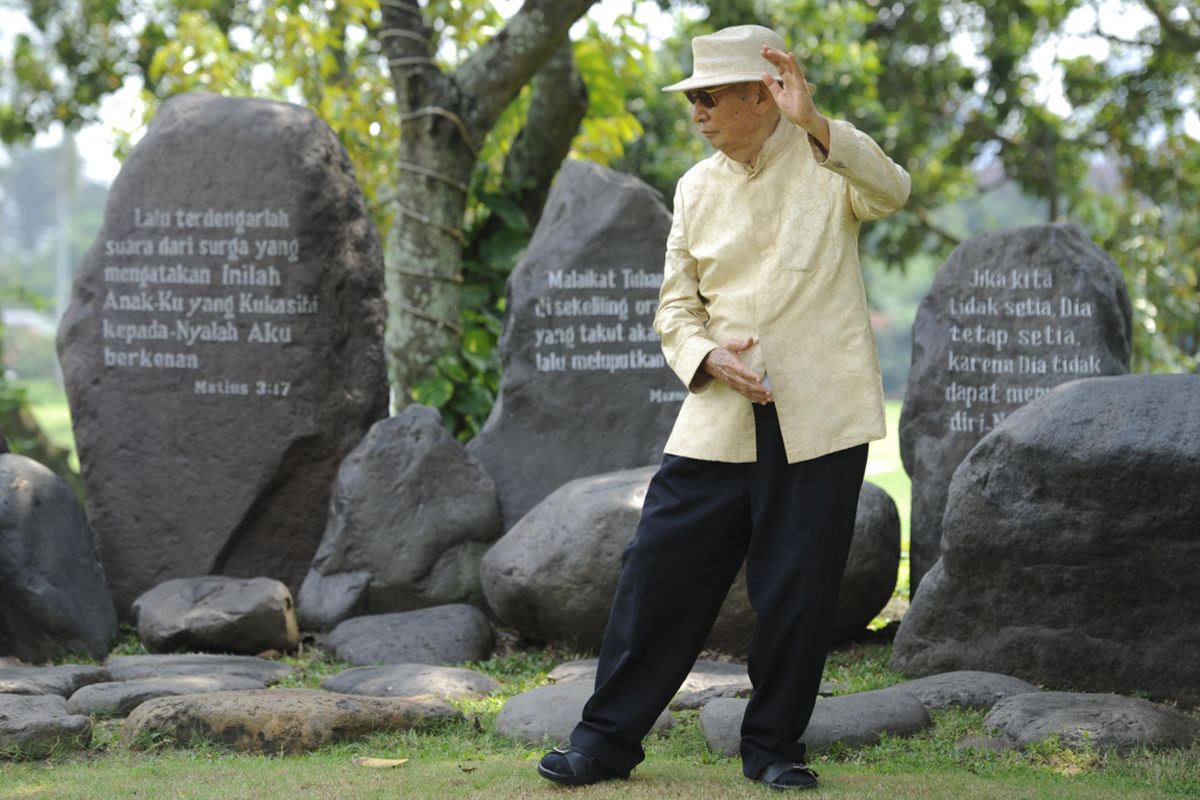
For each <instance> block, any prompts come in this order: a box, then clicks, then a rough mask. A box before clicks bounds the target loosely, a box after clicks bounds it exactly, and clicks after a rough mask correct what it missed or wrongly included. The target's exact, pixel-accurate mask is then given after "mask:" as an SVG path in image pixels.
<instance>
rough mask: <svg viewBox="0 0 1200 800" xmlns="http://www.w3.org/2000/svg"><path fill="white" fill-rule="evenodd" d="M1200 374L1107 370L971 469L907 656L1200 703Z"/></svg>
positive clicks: (907, 660) (1062, 396)
mask: <svg viewBox="0 0 1200 800" xmlns="http://www.w3.org/2000/svg"><path fill="white" fill-rule="evenodd" d="M1197 397H1200V376H1198V375H1136V376H1133V375H1131V376H1126V377H1116V378H1093V379H1088V380H1081V381H1076V382H1074V383H1070V384H1066V385H1064V386H1060V387H1058V388H1057V389H1055V390H1054V391H1052V392H1051V393H1050V394H1048V395H1046V396H1045V397H1043V398H1041V399H1039V400H1036V401H1034V402H1032V403H1030V404H1029V405H1027V406H1025V407H1024V408H1022V409H1020V410H1018V411H1016V412H1014V413H1013V414H1012V415H1010V416H1009V417H1008V418H1007V419H1006V420H1005V421H1004V423H1002V424H1001V425H1000V427H998V428H997V429H996V430H994V431H992V433H990V434H989V435H988V436H987V437H986V438H984V439H983V440H982V441H981V442H980V443H979V445H978V446H976V448H975V449H974V450H972V451H971V453H970V455H968V456H967V459H966V461H964V462H963V464H962V466H961V467H959V469H958V471H957V472H956V473H955V475H954V481H953V482H952V483H951V486H950V499H949V502H948V504H947V507H946V518H945V523H944V527H945V535H944V538H943V543H942V558H941V560H940V561H939V562H938V565H936V566H935V567H934V569H933V570H932V571H931V572H930V573H929V575H928V576H927V578H926V584H928V585H924V584H923V585H922V588H921V589H920V590H919V591H918V592H917V595H916V597H915V598H914V599H913V602H912V605H911V607H910V608H909V610H908V613H907V614H906V615H905V617H904V620H903V622H902V623H901V625H900V630H899V631H898V633H897V635H896V640H895V647H894V650H893V656H892V665H893V668H895V669H897V670H898V671H900V672H903V673H905V674H907V675H911V676H920V675H927V674H932V673H936V672H945V671H950V670H959V669H980V670H991V671H996V672H1003V673H1005V674H1008V675H1015V676H1017V677H1020V678H1023V679H1025V680H1028V681H1032V682H1034V683H1037V684H1039V685H1042V686H1046V687H1049V688H1069V689H1086V690H1089V691H1113V692H1119V693H1134V692H1142V691H1144V692H1147V693H1149V694H1150V695H1151V696H1152V697H1156V698H1159V699H1166V700H1175V701H1179V702H1183V703H1187V704H1189V705H1194V704H1196V703H1200V683H1197V681H1196V671H1195V666H1194V665H1195V664H1197V663H1200V629H1197V628H1196V626H1195V625H1193V624H1192V622H1191V620H1193V619H1194V617H1195V602H1194V598H1196V597H1200V572H1197V570H1196V569H1194V565H1195V564H1196V563H1200V526H1197V524H1196V523H1197V520H1200V494H1197V492H1196V488H1195V487H1196V486H1197V485H1200V403H1197V402H1196V398H1197Z"/></svg>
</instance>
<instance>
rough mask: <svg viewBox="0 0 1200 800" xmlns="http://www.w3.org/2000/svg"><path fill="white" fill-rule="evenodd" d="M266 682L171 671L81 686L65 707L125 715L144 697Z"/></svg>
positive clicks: (78, 711) (92, 713)
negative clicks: (163, 673) (133, 678)
mask: <svg viewBox="0 0 1200 800" xmlns="http://www.w3.org/2000/svg"><path fill="white" fill-rule="evenodd" d="M265 688H267V687H266V684H264V683H263V682H262V681H260V680H256V679H254V678H246V677H242V676H240V675H174V676H171V677H166V678H139V679H137V680H132V681H110V682H108V683H93V684H91V685H89V686H84V687H83V688H82V689H80V690H79V691H77V692H75V693H74V694H73V695H71V698H70V700H68V701H67V710H68V711H70V712H71V713H72V714H84V715H88V716H92V717H124V716H126V715H128V714H129V713H130V712H131V711H133V710H134V709H135V708H137V707H138V706H140V705H141V704H142V703H144V702H146V701H147V700H153V699H155V698H157V697H174V696H177V695H183V694H198V693H200V692H222V691H234V690H246V689H265Z"/></svg>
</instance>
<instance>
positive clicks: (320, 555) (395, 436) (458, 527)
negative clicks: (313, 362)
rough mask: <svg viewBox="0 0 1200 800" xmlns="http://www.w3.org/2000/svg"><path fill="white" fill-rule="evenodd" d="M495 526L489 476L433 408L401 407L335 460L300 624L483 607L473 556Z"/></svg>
mask: <svg viewBox="0 0 1200 800" xmlns="http://www.w3.org/2000/svg"><path fill="white" fill-rule="evenodd" d="M501 533H502V530H501V528H500V511H499V507H498V505H497V501H496V487H495V484H493V483H492V479H491V478H490V477H488V475H487V473H486V472H484V470H483V467H482V466H481V465H480V464H479V462H477V461H476V460H475V459H473V458H471V457H470V456H468V455H467V453H466V451H465V450H464V449H463V446H462V445H461V444H460V443H459V442H458V441H456V440H455V439H454V437H453V436H451V435H450V432H449V431H447V430H446V427H445V425H443V424H442V419H441V416H440V415H439V414H438V412H437V411H435V410H433V409H431V408H426V407H424V406H419V405H412V406H409V407H408V408H406V409H405V410H404V411H403V412H401V413H400V414H397V415H396V416H394V417H391V418H389V419H385V420H381V421H379V422H377V423H375V425H374V426H372V428H371V430H370V431H369V432H368V433H367V435H366V437H365V438H364V439H363V440H362V442H361V443H360V444H359V445H358V447H356V448H355V449H354V451H353V452H352V453H351V454H350V455H349V456H348V457H347V458H346V460H345V461H343V462H342V466H341V467H340V468H339V470H338V476H337V482H336V483H335V484H334V488H333V499H332V501H331V502H330V508H329V522H328V524H327V526H326V528H325V537H324V538H323V539H322V540H321V546H320V548H318V550H317V555H316V558H314V560H313V564H312V568H311V569H310V570H309V572H308V577H307V578H305V579H304V584H303V586H301V588H300V594H299V596H298V598H297V599H298V603H299V615H300V623H301V625H302V626H303V627H304V629H305V630H328V629H330V628H332V627H334V626H335V625H337V624H338V623H339V622H341V621H342V620H344V619H346V618H348V617H358V616H364V615H368V614H382V613H386V612H389V611H408V610H411V609H414V608H425V607H428V606H438V605H446V604H449V603H470V604H472V605H482V604H483V591H482V590H481V589H480V587H479V561H480V559H482V558H483V554H484V553H485V552H486V551H487V549H488V547H490V546H491V543H492V542H494V541H495V540H496V539H497V538H498V537H499V536H500V534H501Z"/></svg>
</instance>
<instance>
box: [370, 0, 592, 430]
mask: <svg viewBox="0 0 1200 800" xmlns="http://www.w3.org/2000/svg"><path fill="white" fill-rule="evenodd" d="M593 2H595V0H526V2H525V4H524V5H523V6H521V9H520V10H519V11H518V12H517V13H516V14H514V15H513V17H512V18H511V19H509V21H508V23H507V24H506V25H505V26H504V28H503V29H502V30H501V31H500V32H499V33H497V34H496V35H495V36H494V37H492V39H491V40H489V41H488V42H487V43H486V44H484V45H483V46H482V47H480V49H479V50H478V51H476V52H475V53H474V54H473V55H472V56H471V57H470V58H469V59H468V60H467V61H466V62H465V63H463V64H462V65H461V66H460V67H459V68H458V69H457V70H455V71H454V73H452V74H446V73H444V72H442V70H441V69H440V68H439V67H438V66H437V64H436V63H435V62H434V60H433V58H432V52H431V49H430V40H431V32H430V30H429V28H428V27H427V26H426V25H425V22H424V19H423V16H422V10H421V8H420V7H419V6H418V5H417V4H416V0H381V2H380V7H381V10H382V18H383V21H382V25H381V26H380V28H379V30H378V31H376V32H375V35H376V37H377V38H378V39H379V41H380V43H381V45H382V46H383V51H384V54H385V55H386V56H387V60H388V66H389V69H390V70H391V75H392V85H393V87H394V88H395V91H396V104H397V107H398V108H399V111H400V119H401V134H400V138H401V149H400V161H399V163H398V166H399V168H400V174H401V177H400V179H399V180H398V183H397V190H396V194H395V203H396V211H397V215H396V223H395V226H394V230H392V231H391V232H390V233H389V236H388V246H387V249H386V252H387V261H388V264H387V300H388V332H387V351H388V356H389V358H388V360H389V372H390V378H391V382H392V388H393V390H394V392H395V404H396V406H397V407H403V406H405V405H407V404H408V402H409V399H410V392H411V390H412V387H413V385H414V384H415V383H416V382H417V381H418V380H420V379H421V378H422V377H423V376H424V375H425V374H426V373H427V372H428V370H429V368H430V366H431V365H432V364H433V363H434V361H436V360H437V357H438V356H439V355H441V354H442V353H444V352H446V351H447V350H449V349H451V348H453V347H454V346H455V344H456V343H457V341H458V337H459V333H460V329H459V324H460V314H461V305H462V275H461V270H462V247H463V245H464V244H465V237H464V235H463V232H462V224H463V212H464V210H465V209H466V200H467V184H468V180H469V179H470V175H471V170H472V168H473V167H474V165H475V160H476V156H477V154H478V150H479V145H480V143H481V142H482V141H483V139H484V137H485V136H486V135H487V133H488V131H489V130H491V128H492V126H493V125H494V124H495V122H496V119H497V118H498V117H499V116H500V113H501V112H502V111H503V110H504V108H505V106H507V105H508V104H509V103H510V102H511V101H512V99H513V98H514V97H516V95H517V93H518V92H519V91H520V90H521V87H522V86H523V85H524V84H525V83H526V82H528V81H529V79H530V78H531V77H532V76H533V75H534V73H536V72H537V71H538V70H539V69H541V67H542V65H543V64H545V63H546V61H547V59H549V58H550V56H551V55H552V54H553V53H554V51H555V50H556V49H557V48H558V47H559V45H560V44H561V43H562V42H563V40H564V39H566V37H567V31H568V29H569V28H570V27H571V24H572V23H573V22H574V21H575V20H576V19H578V18H579V17H580V16H582V15H583V13H584V12H585V11H587V9H588V8H589V7H590V6H591V5H592V3H593Z"/></svg>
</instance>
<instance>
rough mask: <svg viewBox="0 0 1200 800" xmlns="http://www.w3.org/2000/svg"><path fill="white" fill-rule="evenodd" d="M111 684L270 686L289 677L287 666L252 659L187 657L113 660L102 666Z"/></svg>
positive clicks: (239, 657) (169, 656)
mask: <svg viewBox="0 0 1200 800" xmlns="http://www.w3.org/2000/svg"><path fill="white" fill-rule="evenodd" d="M104 667H105V669H107V670H108V674H109V675H110V676H111V680H114V681H136V680H142V679H144V678H169V677H176V676H198V677H213V676H234V677H242V678H251V679H253V680H256V681H259V682H261V683H264V684H266V685H267V686H270V685H272V684H275V683H278V682H279V681H281V680H283V679H284V678H286V677H287V676H288V675H291V674H292V672H293V670H292V668H291V667H289V666H288V665H287V664H280V663H279V662H277V661H270V660H268V659H265V658H255V657H254V656H221V655H208V654H204V653H199V654H197V653H188V654H186V655H151V656H115V657H113V658H110V659H109V660H108V661H106V662H105V664H104Z"/></svg>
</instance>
